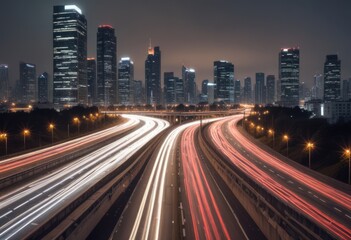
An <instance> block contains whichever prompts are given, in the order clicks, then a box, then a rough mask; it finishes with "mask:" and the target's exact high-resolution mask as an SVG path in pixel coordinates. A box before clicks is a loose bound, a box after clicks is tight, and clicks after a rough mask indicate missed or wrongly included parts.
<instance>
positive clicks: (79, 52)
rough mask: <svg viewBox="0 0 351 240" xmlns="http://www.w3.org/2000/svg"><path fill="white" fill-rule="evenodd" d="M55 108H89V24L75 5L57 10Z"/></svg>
mask: <svg viewBox="0 0 351 240" xmlns="http://www.w3.org/2000/svg"><path fill="white" fill-rule="evenodd" d="M53 58H54V61H53V70H54V71H53V72H54V76H53V102H54V105H55V108H62V107H69V106H74V105H78V104H83V105H85V104H87V100H88V98H87V95H88V94H87V62H86V59H87V21H86V19H85V17H84V15H83V14H82V11H81V10H80V9H79V8H78V7H77V6H75V5H65V6H54V15H53Z"/></svg>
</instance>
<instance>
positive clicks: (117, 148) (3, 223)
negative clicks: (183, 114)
mask: <svg viewBox="0 0 351 240" xmlns="http://www.w3.org/2000/svg"><path fill="white" fill-rule="evenodd" d="M123 117H125V118H127V119H129V120H130V121H129V122H130V123H132V124H139V122H143V125H142V126H141V127H140V128H138V129H136V130H134V131H132V132H131V133H129V134H128V135H126V136H124V137H122V138H120V139H118V140H116V141H115V142H113V143H111V144H108V145H106V146H105V147H103V148H100V149H99V150H97V151H94V152H92V153H90V154H88V155H86V156H84V157H81V158H79V159H77V160H76V161H74V162H72V163H70V164H68V165H66V166H64V167H62V168H60V169H57V170H55V171H53V172H52V173H50V174H47V175H45V176H43V177H41V178H40V179H38V180H35V181H33V182H28V183H27V184H25V185H24V186H22V187H21V188H19V189H16V190H14V191H12V192H9V193H7V194H6V195H2V196H1V197H0V239H23V238H26V236H28V234H30V233H32V232H33V231H34V230H35V229H36V228H37V227H38V226H40V225H41V224H43V223H45V222H46V221H48V220H49V219H50V218H51V217H53V216H54V215H55V214H56V213H57V212H59V211H60V210H61V209H62V208H64V207H65V206H67V204H69V203H70V202H71V201H73V200H74V199H75V198H77V197H78V196H80V195H81V194H83V193H84V192H85V191H87V189H89V188H90V187H91V186H93V185H94V184H96V183H97V182H98V181H99V180H100V179H102V178H103V177H104V176H106V175H107V174H109V172H111V171H113V170H114V169H116V168H118V167H119V166H120V165H121V164H123V163H124V162H125V161H126V160H127V159H128V158H129V157H130V156H131V155H133V154H134V153H135V152H136V151H137V150H138V149H140V148H141V146H143V145H145V144H147V143H148V141H150V140H151V139H152V138H153V137H155V136H156V135H157V134H159V133H160V132H161V131H163V130H164V129H166V128H167V127H169V123H168V122H166V121H164V120H160V119H154V118H149V117H142V116H134V115H123ZM72 144H75V142H73V143H72ZM68 145H70V144H68ZM67 147H69V146H67ZM75 147H76V146H75Z"/></svg>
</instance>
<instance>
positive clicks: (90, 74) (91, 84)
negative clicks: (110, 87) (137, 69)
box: [87, 58, 97, 105]
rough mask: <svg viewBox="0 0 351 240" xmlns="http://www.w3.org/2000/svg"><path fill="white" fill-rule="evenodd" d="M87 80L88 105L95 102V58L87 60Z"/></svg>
mask: <svg viewBox="0 0 351 240" xmlns="http://www.w3.org/2000/svg"><path fill="white" fill-rule="evenodd" d="M87 79H88V104H89V105H93V104H94V103H95V102H96V100H95V99H96V85H97V83H96V61H95V58H88V59H87Z"/></svg>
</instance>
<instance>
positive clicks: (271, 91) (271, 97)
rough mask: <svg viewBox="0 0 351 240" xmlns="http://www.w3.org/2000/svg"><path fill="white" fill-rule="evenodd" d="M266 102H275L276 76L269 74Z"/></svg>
mask: <svg viewBox="0 0 351 240" xmlns="http://www.w3.org/2000/svg"><path fill="white" fill-rule="evenodd" d="M266 99H267V101H266V103H268V104H272V103H274V102H275V76H274V75H267V78H266Z"/></svg>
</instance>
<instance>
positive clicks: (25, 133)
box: [23, 129, 30, 149]
mask: <svg viewBox="0 0 351 240" xmlns="http://www.w3.org/2000/svg"><path fill="white" fill-rule="evenodd" d="M29 134H30V132H29V130H28V129H24V130H23V147H24V149H26V136H27V135H29Z"/></svg>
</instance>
